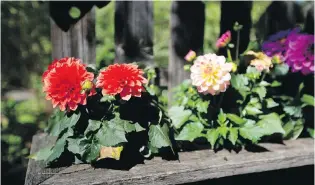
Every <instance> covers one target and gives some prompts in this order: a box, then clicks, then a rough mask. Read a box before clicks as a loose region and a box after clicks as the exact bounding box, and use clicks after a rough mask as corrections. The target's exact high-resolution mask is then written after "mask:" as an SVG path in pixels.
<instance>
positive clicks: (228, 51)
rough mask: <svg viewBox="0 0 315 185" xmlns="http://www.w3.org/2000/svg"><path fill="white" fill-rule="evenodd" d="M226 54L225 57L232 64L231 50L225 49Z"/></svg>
mask: <svg viewBox="0 0 315 185" xmlns="http://www.w3.org/2000/svg"><path fill="white" fill-rule="evenodd" d="M226 52H227V56H228V59H229V62H233V60H232V56H231V50H230V49H229V48H227V49H226Z"/></svg>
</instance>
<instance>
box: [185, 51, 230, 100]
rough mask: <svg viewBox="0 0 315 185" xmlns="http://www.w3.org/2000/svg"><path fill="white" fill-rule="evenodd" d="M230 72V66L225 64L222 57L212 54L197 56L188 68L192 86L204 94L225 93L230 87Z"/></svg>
mask: <svg viewBox="0 0 315 185" xmlns="http://www.w3.org/2000/svg"><path fill="white" fill-rule="evenodd" d="M231 70H232V64H231V63H226V60H225V57H224V56H217V55H216V54H212V53H210V54H206V55H203V56H198V57H197V59H196V60H195V62H194V65H192V66H191V68H190V71H191V75H190V78H191V80H192V85H194V86H197V89H198V92H200V93H204V94H208V93H210V94H212V95H217V94H219V93H220V92H225V91H226V89H227V88H228V86H229V85H230V80H231V75H230V72H231Z"/></svg>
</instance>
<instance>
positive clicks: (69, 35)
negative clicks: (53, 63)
mask: <svg viewBox="0 0 315 185" xmlns="http://www.w3.org/2000/svg"><path fill="white" fill-rule="evenodd" d="M50 22H51V42H52V58H53V59H59V58H62V57H76V58H80V59H82V61H83V62H84V63H85V64H95V63H96V61H95V55H96V54H95V43H96V40H95V9H94V8H92V9H91V11H90V12H88V13H86V14H85V16H84V17H82V18H81V20H79V21H78V22H77V23H76V24H75V25H73V26H72V27H71V28H70V29H69V30H68V31H67V32H64V31H62V30H61V29H60V28H59V27H58V26H57V25H56V24H55V22H54V21H53V20H52V19H51V21H50Z"/></svg>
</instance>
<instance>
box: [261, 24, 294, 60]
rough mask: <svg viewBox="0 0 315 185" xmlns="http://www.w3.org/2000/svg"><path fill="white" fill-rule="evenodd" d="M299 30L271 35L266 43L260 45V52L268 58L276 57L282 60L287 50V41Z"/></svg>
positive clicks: (289, 30)
mask: <svg viewBox="0 0 315 185" xmlns="http://www.w3.org/2000/svg"><path fill="white" fill-rule="evenodd" d="M299 32H300V28H294V29H288V30H283V31H279V32H277V33H276V34H273V35H271V36H270V37H269V38H268V40H267V41H265V42H264V43H263V44H262V51H263V52H264V53H265V54H266V55H267V56H269V57H273V56H274V55H278V57H280V58H279V59H280V60H282V61H283V60H284V55H285V52H286V50H287V48H288V40H289V38H291V37H294V36H296V35H297V34H299Z"/></svg>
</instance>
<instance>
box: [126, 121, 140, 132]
mask: <svg viewBox="0 0 315 185" xmlns="http://www.w3.org/2000/svg"><path fill="white" fill-rule="evenodd" d="M124 128H125V131H126V133H130V132H133V131H136V132H141V131H143V130H145V129H144V128H143V127H142V126H141V125H139V123H134V124H133V123H130V122H129V121H125V122H124Z"/></svg>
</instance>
